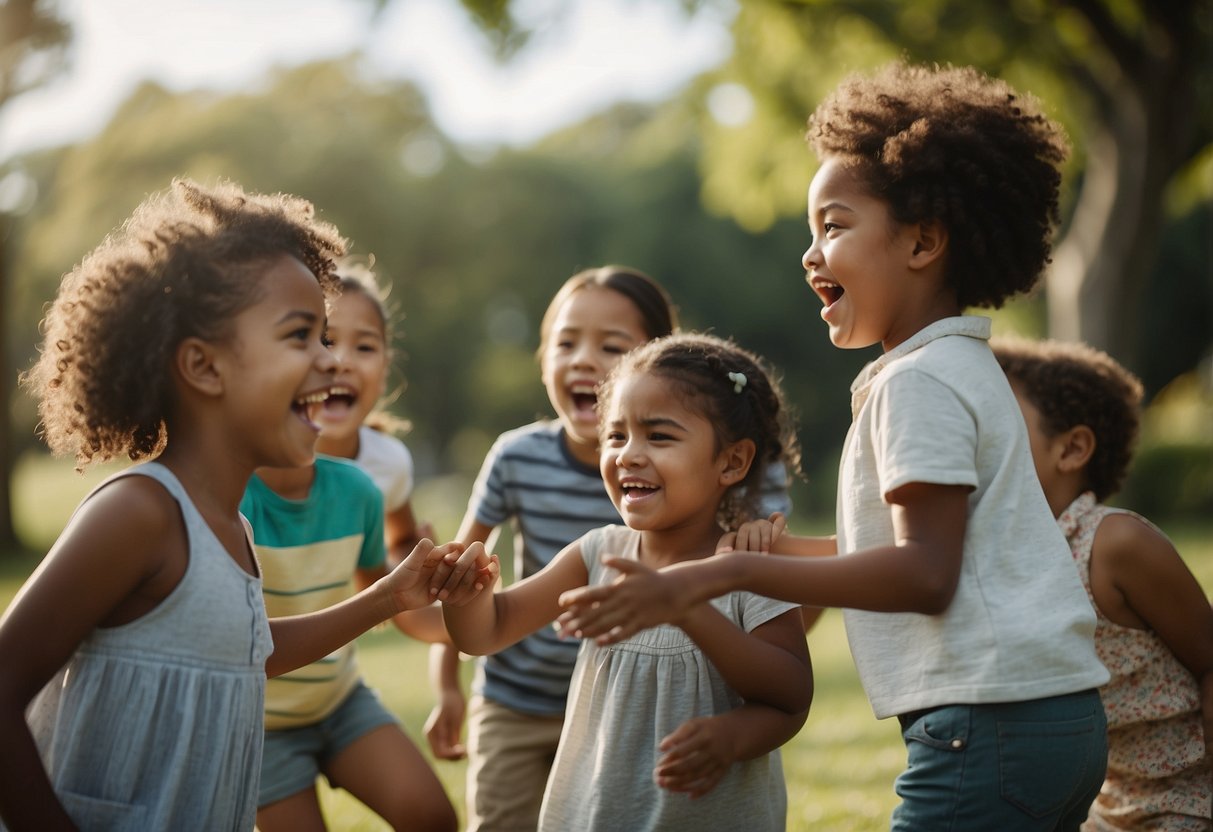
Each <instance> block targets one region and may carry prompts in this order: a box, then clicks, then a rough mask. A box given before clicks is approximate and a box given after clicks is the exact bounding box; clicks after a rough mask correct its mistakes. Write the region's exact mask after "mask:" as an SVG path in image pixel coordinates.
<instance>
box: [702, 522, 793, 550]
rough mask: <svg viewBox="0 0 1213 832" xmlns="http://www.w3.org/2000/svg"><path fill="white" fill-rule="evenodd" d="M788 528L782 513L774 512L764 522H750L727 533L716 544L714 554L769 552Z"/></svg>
mask: <svg viewBox="0 0 1213 832" xmlns="http://www.w3.org/2000/svg"><path fill="white" fill-rule="evenodd" d="M787 527H788V521H787V518H786V517H784V516H783V513H782V512H779V511H777V512H775V513H774V514H772V515H771V516H770V517H769V518H767V519H766V520H750V521H749V522H746V523H742V524H741V525H740V526H738V528H737V531H735V532H729V533H728V534H726V535H725V536H724V537H722V538H720V542H719V543H717V544H716V554H718V555H719V554H722V553H724V552H732V551H734V550H738V551H742V552H769V551H771V546H772V545H774V543H775V541H776V540H778V539H779V538H780V537H781V536H782V535H783V533H784V531H785V530H786V529H787Z"/></svg>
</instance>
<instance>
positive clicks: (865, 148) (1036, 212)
mask: <svg viewBox="0 0 1213 832" xmlns="http://www.w3.org/2000/svg"><path fill="white" fill-rule="evenodd" d="M807 140H808V142H809V144H810V146H811V147H812V149H813V151H814V152H815V153H816V154H817V156H818V158H820V159H826V158H829V157H835V158H839V159H840V160H842V162H843V163H844V164H845V165H847V166H848V167H851V168H852V169H853V170H855V171H856V173H857V175H858V176H859V177H860V179H861V181H862V182H863V183H864V184H865V186H866V187H867V188H868V189H869V190H870V191H871V192H872V193H873V194H874V195H876V196H878V197H879V198H880V199H882V200H884V201H885V202H886V203H887V204H888V206H889V210H890V213H891V215H892V217H893V219H894V220H896V221H898V222H901V223H917V222H928V221H937V222H939V223H941V224H942V225H943V226H944V227H945V228H946V229H947V231H948V241H949V242H948V261H947V267H946V268H947V272H946V277H945V279H946V280H947V282H948V284H949V285H950V286H951V287H952V289H953V290H954V291H955V292H956V297H957V300H958V301H959V303H960V305H961V306H962V307H969V306H979V307H982V306H984V307H993V308H998V307H1000V306H1001V305H1002V304H1003V303H1004V302H1005V301H1006V300H1008V299H1009V298H1011V297H1013V296H1015V295H1016V294H1019V293H1022V292H1026V291H1028V290H1030V289H1031V288H1032V287H1033V286H1035V284H1036V282H1037V280H1039V278H1040V275H1041V273H1042V272H1043V270H1044V268H1045V266H1046V264H1047V263H1048V262H1049V252H1050V247H1051V245H1052V231H1053V228H1054V227H1055V226H1056V224H1057V222H1058V220H1059V208H1058V193H1059V189H1060V186H1061V172H1060V169H1059V168H1060V165H1061V163H1062V162H1063V161H1064V160H1065V158H1066V156H1067V155H1068V153H1069V144H1068V142H1067V140H1066V137H1065V135H1064V133H1063V131H1062V130H1061V128H1060V127H1059V126H1058V125H1057V124H1055V123H1054V122H1052V121H1050V120H1049V119H1047V118H1046V117H1045V116H1044V115H1043V114H1042V113H1041V111H1040V105H1039V103H1038V102H1037V101H1036V100H1035V99H1034V98H1032V97H1031V96H1025V95H1020V94H1018V93H1016V92H1015V90H1013V89H1012V88H1011V87H1010V86H1009V85H1008V84H1007V83H1006V82H1004V81H1002V80H999V79H995V78H990V77H988V76H986V75H984V74H982V73H981V72H980V71H978V70H977V69H974V68H972V67H938V66H935V67H932V66H920V65H912V64H906V63H902V62H896V63H893V64H890V65H888V66H886V67H884V68H883V69H881V70H879V71H878V72H876V73H875V74H874V75H872V76H870V77H869V76H864V75H852V76H850V77H848V78H847V79H846V80H844V81H843V82H842V83H841V84H840V85H839V86H838V87H837V88H836V89H835V90H834V91H833V92H832V93H831V94H830V95H829V96H828V97H827V98H826V99H825V100H823V101H822V102H821V104H820V105H819V106H818V107H817V109H816V110H815V111H814V112H813V114H812V115H811V116H810V117H809V129H808V134H807Z"/></svg>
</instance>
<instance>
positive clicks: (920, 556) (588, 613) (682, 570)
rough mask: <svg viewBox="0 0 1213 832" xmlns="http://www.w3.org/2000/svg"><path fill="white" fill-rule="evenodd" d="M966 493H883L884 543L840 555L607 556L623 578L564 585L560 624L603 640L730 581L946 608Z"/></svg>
mask: <svg viewBox="0 0 1213 832" xmlns="http://www.w3.org/2000/svg"><path fill="white" fill-rule="evenodd" d="M968 493H969V489H968V488H965V487H961V486H943V485H932V484H929V483H909V484H907V485H904V486H902V487H901V488H898V489H896V490H894V491H891V492H889V494H887V495H886V498H887V499H888V501H889V502H890V503H891V504H892V515H893V530H894V542H893V545H891V546H882V547H879V548H875V549H867V550H864V551H862V552H856V553H855V554H852V555H848V556H847V557H798V556H788V555H782V556H779V555H761V554H754V553H750V552H727V553H725V554H721V555H713V556H712V557H710V558H705V559H703V560H698V561H690V562H687V563H679V564H675V565H673V566H668V567H666V568H664V569H662V570H661V571H660V572H658V573H649V574H639V573H637V572H636V570H635V569H634V568H632V567H631V564H630V563H628V562H622V561H619V560H618V559H610V560H607V561H605V562H606V563H607V564H608V565H609V566H612V567H614V568H616V569H619V570H620V571H621V572H623V573H624V575H623V577H622V578H621V579H619V580H616V581H615V582H614V583H613V584H610V585H604V586H595V587H586V588H584V589H580V590H577V591H575V592H569V593H567V594H566V595H565V596H564V597H563V598H562V599H561V605H562V606H564V607H566V612H565V614H564V615H562V616H561V619H560V624H561V628H562V631H564V632H570V633H573V634H575V635H579V636H583V637H597V638H598V640H599V642H600V643H602V644H608V643H613V642H615V641H618V640H620V639H623V638H627V637H628V636H630V635H632V634H633V633H636V632H638V631H639V630H642V629H645V628H646V627H652V626H655V625H656V624H661V623H664V622H668V621H674V620H677V619H679V618H681V617H683V616H684V615H686V613H687V611H688V610H689V609H690V608H691V607H693V606H694V605H695V604H698V603H701V602H702V601H704V600H706V599H708V598H715V597H716V596H719V595H723V594H725V593H726V592H730V591H732V590H736V589H745V590H749V591H750V592H754V593H757V594H759V595H765V596H767V597H769V598H778V599H780V600H783V601H791V602H793V603H798V604H804V605H807V606H812V607H850V608H853V609H864V610H873V611H876V612H919V613H923V614H926V615H936V614H938V613H940V612H943V611H944V610H945V609H947V607H948V604H950V603H951V600H952V595H953V593H954V592H955V591H956V585H957V582H958V581H959V579H960V564H961V557H962V554H963V549H964V534H965V526H966V523H967V520H968Z"/></svg>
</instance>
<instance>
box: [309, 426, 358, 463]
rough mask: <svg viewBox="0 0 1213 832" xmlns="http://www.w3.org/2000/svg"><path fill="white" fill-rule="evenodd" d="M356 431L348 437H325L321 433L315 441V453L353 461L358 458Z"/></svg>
mask: <svg viewBox="0 0 1213 832" xmlns="http://www.w3.org/2000/svg"><path fill="white" fill-rule="evenodd" d="M358 443H359V439H358V431H357V430H355V431H354V432H353V433H351V434H349V435H348V436H339V437H333V436H326V435H325V434H324V433H321V434H320V436H319V437H318V438H317V439H316V453H320V454H324V455H325V456H336V457H340V458H342V459H354V458H356V457H357V456H358V448H359V444H358Z"/></svg>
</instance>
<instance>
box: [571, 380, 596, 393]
mask: <svg viewBox="0 0 1213 832" xmlns="http://www.w3.org/2000/svg"><path fill="white" fill-rule="evenodd" d="M596 390H597V386H596V385H594V384H589V383H587V382H578V383H577V384H570V385H569V392H570V393H572V394H573V395H581V394H585V395H590V396H592V395H594V392H595V391H596Z"/></svg>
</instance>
